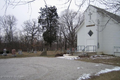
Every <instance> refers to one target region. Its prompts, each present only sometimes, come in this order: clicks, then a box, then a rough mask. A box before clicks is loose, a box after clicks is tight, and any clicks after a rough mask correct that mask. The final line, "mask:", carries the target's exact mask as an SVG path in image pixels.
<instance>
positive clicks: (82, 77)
mask: <svg viewBox="0 0 120 80" xmlns="http://www.w3.org/2000/svg"><path fill="white" fill-rule="evenodd" d="M89 78H90V74H83V75H82V76H81V77H79V78H78V79H77V80H83V79H89Z"/></svg>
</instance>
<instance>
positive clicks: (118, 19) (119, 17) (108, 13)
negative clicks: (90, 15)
mask: <svg viewBox="0 0 120 80" xmlns="http://www.w3.org/2000/svg"><path fill="white" fill-rule="evenodd" d="M90 6H93V5H90ZM93 7H94V8H96V9H97V10H98V11H100V12H103V13H105V14H107V15H109V16H110V17H111V18H113V19H114V20H116V21H117V22H118V23H120V16H118V15H116V14H113V13H110V12H108V11H106V10H104V9H101V8H98V7H96V6H93Z"/></svg>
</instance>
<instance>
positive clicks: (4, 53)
mask: <svg viewBox="0 0 120 80" xmlns="http://www.w3.org/2000/svg"><path fill="white" fill-rule="evenodd" d="M6 51H7V49H6V48H5V49H4V50H3V54H2V56H7V53H6Z"/></svg>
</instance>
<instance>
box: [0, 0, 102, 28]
mask: <svg viewBox="0 0 120 80" xmlns="http://www.w3.org/2000/svg"><path fill="white" fill-rule="evenodd" d="M8 1H9V0H8ZM10 1H25V0H10ZM26 1H30V0H26ZM65 1H67V0H46V3H47V5H48V6H56V7H57V12H58V14H59V15H60V13H61V12H62V11H63V10H65V9H67V8H68V4H66V5H65V4H64V3H65ZM75 1H78V2H76V3H77V4H80V3H81V2H80V1H81V0H72V3H71V5H70V9H72V10H75V11H76V10H78V7H77V6H76V5H75ZM93 4H94V5H97V6H98V7H101V5H98V4H97V3H93ZM41 7H45V3H44V0H35V1H34V2H32V3H30V4H26V5H17V6H11V5H9V6H8V8H7V11H5V8H6V5H5V0H0V16H4V15H14V16H15V17H16V18H17V25H16V27H17V28H19V29H22V27H21V25H23V22H24V21H26V20H31V19H38V16H39V13H38V12H40V10H39V9H40V8H41ZM86 7H87V4H84V6H83V7H82V8H81V10H80V11H81V12H83V11H84V10H85V9H86Z"/></svg>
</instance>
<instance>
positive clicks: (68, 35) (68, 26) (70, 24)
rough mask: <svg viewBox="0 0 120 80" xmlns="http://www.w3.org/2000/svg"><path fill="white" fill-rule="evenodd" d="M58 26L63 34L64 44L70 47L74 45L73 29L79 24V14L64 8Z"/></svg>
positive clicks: (74, 35)
mask: <svg viewBox="0 0 120 80" xmlns="http://www.w3.org/2000/svg"><path fill="white" fill-rule="evenodd" d="M59 22H60V28H61V31H62V34H63V36H64V39H65V40H64V41H65V42H64V43H65V44H64V45H65V47H66V45H68V46H69V47H70V48H72V47H76V34H75V29H76V28H77V27H78V26H80V23H81V15H80V14H79V15H76V12H74V11H69V12H66V10H65V11H64V12H63V14H62V16H61V17H60V20H59Z"/></svg>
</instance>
